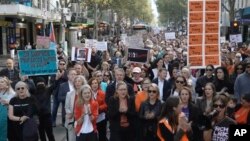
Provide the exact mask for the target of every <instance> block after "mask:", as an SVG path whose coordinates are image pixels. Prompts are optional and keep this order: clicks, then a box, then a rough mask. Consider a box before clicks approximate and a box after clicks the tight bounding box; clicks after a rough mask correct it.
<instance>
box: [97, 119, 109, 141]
mask: <svg viewBox="0 0 250 141" xmlns="http://www.w3.org/2000/svg"><path fill="white" fill-rule="evenodd" d="M96 126H97V130H98V139H99V141H108V139H107V136H106V135H107V120H106V119H105V120H103V121H101V122H99V123H97V124H96Z"/></svg>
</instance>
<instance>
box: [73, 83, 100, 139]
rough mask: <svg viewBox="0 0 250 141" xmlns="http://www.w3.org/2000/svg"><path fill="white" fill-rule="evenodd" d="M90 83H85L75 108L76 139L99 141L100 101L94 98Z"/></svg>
mask: <svg viewBox="0 0 250 141" xmlns="http://www.w3.org/2000/svg"><path fill="white" fill-rule="evenodd" d="M92 95H93V94H92V90H91V87H90V86H89V85H83V86H82V87H81V91H80V94H79V96H78V97H77V99H76V103H75V108H74V117H75V132H76V141H83V140H87V141H98V139H97V128H96V120H97V117H98V103H97V102H96V101H95V100H93V99H92Z"/></svg>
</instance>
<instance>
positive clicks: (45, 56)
mask: <svg viewBox="0 0 250 141" xmlns="http://www.w3.org/2000/svg"><path fill="white" fill-rule="evenodd" d="M18 63H19V67H20V73H21V75H24V76H33V75H51V74H56V73H57V57H56V51H55V50H48V49H43V50H20V51H18Z"/></svg>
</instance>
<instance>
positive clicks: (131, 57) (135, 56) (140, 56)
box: [127, 48, 149, 63]
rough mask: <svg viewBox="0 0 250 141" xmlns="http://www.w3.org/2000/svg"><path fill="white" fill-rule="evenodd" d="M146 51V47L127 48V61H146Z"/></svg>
mask: <svg viewBox="0 0 250 141" xmlns="http://www.w3.org/2000/svg"><path fill="white" fill-rule="evenodd" d="M148 53H149V52H148V50H147V49H136V48H128V59H127V61H131V62H137V63H147V61H148Z"/></svg>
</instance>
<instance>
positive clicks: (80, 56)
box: [71, 47, 92, 62]
mask: <svg viewBox="0 0 250 141" xmlns="http://www.w3.org/2000/svg"><path fill="white" fill-rule="evenodd" d="M91 51H92V49H91V48H84V47H72V48H71V61H86V62H90V60H91Z"/></svg>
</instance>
